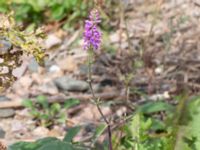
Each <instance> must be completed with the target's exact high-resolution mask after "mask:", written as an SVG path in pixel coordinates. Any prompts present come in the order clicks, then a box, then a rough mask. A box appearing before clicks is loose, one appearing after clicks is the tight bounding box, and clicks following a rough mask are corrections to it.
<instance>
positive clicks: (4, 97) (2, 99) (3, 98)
mask: <svg viewBox="0 0 200 150" xmlns="http://www.w3.org/2000/svg"><path fill="white" fill-rule="evenodd" d="M4 101H10V99H9V98H8V97H6V96H4V95H1V96H0V102H4Z"/></svg>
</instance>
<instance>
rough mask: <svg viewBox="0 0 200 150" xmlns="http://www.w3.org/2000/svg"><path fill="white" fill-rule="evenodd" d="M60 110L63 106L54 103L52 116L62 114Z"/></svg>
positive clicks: (51, 108)
mask: <svg viewBox="0 0 200 150" xmlns="http://www.w3.org/2000/svg"><path fill="white" fill-rule="evenodd" d="M60 110H61V105H60V104H59V103H54V104H52V105H51V107H50V112H51V114H52V115H54V114H56V113H58V112H60Z"/></svg>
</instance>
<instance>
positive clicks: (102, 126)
mask: <svg viewBox="0 0 200 150" xmlns="http://www.w3.org/2000/svg"><path fill="white" fill-rule="evenodd" d="M106 129H107V125H106V124H100V125H98V127H97V128H96V132H95V133H94V140H93V143H95V142H96V140H97V139H98V137H99V136H101V135H102V134H103V132H104V131H105V130H106Z"/></svg>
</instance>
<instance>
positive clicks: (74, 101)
mask: <svg viewBox="0 0 200 150" xmlns="http://www.w3.org/2000/svg"><path fill="white" fill-rule="evenodd" d="M78 104H80V100H78V99H68V100H66V101H65V104H64V108H66V109H68V108H71V107H73V106H76V105H78Z"/></svg>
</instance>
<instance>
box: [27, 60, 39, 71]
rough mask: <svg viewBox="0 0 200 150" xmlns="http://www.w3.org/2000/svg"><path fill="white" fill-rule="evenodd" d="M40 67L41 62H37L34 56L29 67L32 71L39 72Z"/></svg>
mask: <svg viewBox="0 0 200 150" xmlns="http://www.w3.org/2000/svg"><path fill="white" fill-rule="evenodd" d="M38 67H39V64H38V63H37V62H36V60H35V59H34V58H32V59H31V61H30V63H29V65H28V69H29V70H30V71H31V72H38Z"/></svg>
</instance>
